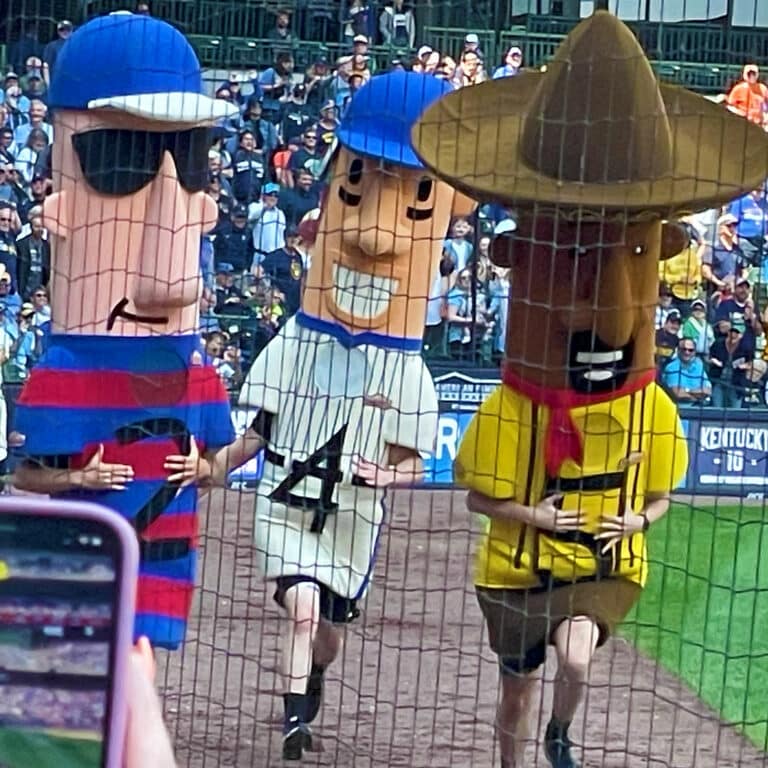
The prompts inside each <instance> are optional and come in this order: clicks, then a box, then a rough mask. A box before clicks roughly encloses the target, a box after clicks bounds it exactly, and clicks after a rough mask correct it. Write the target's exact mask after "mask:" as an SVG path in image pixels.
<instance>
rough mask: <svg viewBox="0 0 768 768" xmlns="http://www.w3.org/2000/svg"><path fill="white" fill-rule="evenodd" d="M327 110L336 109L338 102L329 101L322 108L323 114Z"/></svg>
mask: <svg viewBox="0 0 768 768" xmlns="http://www.w3.org/2000/svg"><path fill="white" fill-rule="evenodd" d="M327 109H334V110H335V109H336V102H335V101H334V100H333V99H328V101H326V102H325V104H323V106H322V107H320V111H321V112H325V111H326V110H327Z"/></svg>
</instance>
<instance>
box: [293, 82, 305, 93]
mask: <svg viewBox="0 0 768 768" xmlns="http://www.w3.org/2000/svg"><path fill="white" fill-rule="evenodd" d="M306 92H307V86H306V85H304V83H296V85H294V86H293V95H294V96H303V95H304V94H305V93H306Z"/></svg>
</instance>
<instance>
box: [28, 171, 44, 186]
mask: <svg viewBox="0 0 768 768" xmlns="http://www.w3.org/2000/svg"><path fill="white" fill-rule="evenodd" d="M47 179H48V177H47V176H46V175H45V174H44V173H36V174H34V176H32V181H31V182H30V183H31V184H34V183H35V182H36V181H47Z"/></svg>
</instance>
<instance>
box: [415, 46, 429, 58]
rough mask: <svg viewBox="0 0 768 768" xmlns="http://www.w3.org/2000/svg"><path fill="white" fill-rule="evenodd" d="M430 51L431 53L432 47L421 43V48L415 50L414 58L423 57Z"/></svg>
mask: <svg viewBox="0 0 768 768" xmlns="http://www.w3.org/2000/svg"><path fill="white" fill-rule="evenodd" d="M430 53H432V48H430V47H429V46H428V45H422V46H421V48H419V50H418V51H416V58H417V59H423V58H425V57H426V56H429V54H430Z"/></svg>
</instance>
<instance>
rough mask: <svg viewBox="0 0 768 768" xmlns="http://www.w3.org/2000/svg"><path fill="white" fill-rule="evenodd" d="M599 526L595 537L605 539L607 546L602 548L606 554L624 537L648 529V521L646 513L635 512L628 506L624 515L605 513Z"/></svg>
mask: <svg viewBox="0 0 768 768" xmlns="http://www.w3.org/2000/svg"><path fill="white" fill-rule="evenodd" d="M599 527H600V530H599V531H598V532H597V533H596V534H595V538H596V539H602V540H603V541H605V546H604V547H603V549H602V550H601V551H602V553H603V554H605V553H606V552H608V551H609V550H610V549H611V548H612V547H614V546H615V545H616V544H618V543H619V542H620V541H621V540H622V539H624V538H627V537H628V536H632V535H634V534H635V533H640V532H641V531H644V530H646V528H647V523H646V518H645V516H644V515H638V514H635V512H633V511H632V509H631V508H630V507H629V506H627V508H626V510H624V514H623V515H603V517H602V518H601V520H600V524H599Z"/></svg>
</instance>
